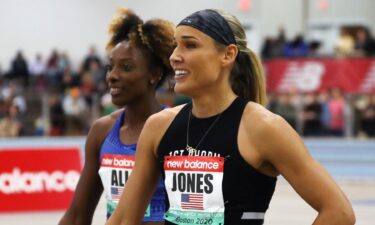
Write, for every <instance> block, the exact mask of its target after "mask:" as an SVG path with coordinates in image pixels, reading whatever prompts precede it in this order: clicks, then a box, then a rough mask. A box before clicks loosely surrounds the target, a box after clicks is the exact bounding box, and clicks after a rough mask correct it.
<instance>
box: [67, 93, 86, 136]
mask: <svg viewBox="0 0 375 225" xmlns="http://www.w3.org/2000/svg"><path fill="white" fill-rule="evenodd" d="M63 110H64V114H65V115H66V119H67V127H66V131H67V133H66V134H68V135H83V134H84V132H85V129H86V128H87V127H86V123H87V122H89V119H90V118H87V113H88V108H87V104H86V101H85V99H84V98H83V97H82V95H81V91H80V90H79V89H78V88H77V87H75V88H71V89H70V90H69V91H68V94H67V95H66V96H65V97H64V99H63Z"/></svg>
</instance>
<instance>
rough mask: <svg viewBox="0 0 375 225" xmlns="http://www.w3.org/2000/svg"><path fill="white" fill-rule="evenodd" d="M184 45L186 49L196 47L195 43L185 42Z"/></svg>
mask: <svg viewBox="0 0 375 225" xmlns="http://www.w3.org/2000/svg"><path fill="white" fill-rule="evenodd" d="M185 46H186V48H187V49H194V48H197V45H196V44H195V43H186V45H185Z"/></svg>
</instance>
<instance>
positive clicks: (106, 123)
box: [87, 109, 123, 144]
mask: <svg viewBox="0 0 375 225" xmlns="http://www.w3.org/2000/svg"><path fill="white" fill-rule="evenodd" d="M122 111H123V109H119V110H116V111H115V112H113V113H111V114H109V115H106V116H103V117H100V118H99V119H96V120H95V121H94V122H93V123H92V125H91V128H90V131H89V134H88V137H87V139H88V141H89V139H90V138H91V139H95V140H97V142H99V143H100V144H101V142H102V141H103V140H104V138H105V137H106V136H107V134H108V132H109V131H110V130H111V128H112V126H113V125H114V123H115V122H116V119H117V118H118V117H119V115H120V113H121V112H122Z"/></svg>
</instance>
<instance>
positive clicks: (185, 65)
mask: <svg viewBox="0 0 375 225" xmlns="http://www.w3.org/2000/svg"><path fill="white" fill-rule="evenodd" d="M175 39H176V43H177V47H176V48H175V50H174V52H173V54H172V56H171V57H170V61H171V65H172V67H173V69H174V71H175V80H176V86H175V91H176V92H177V93H181V94H184V95H188V96H190V97H191V98H192V103H191V104H186V105H183V106H178V107H175V108H172V109H167V110H164V111H162V112H159V113H157V114H154V115H153V116H151V117H150V118H149V119H148V120H147V122H146V124H145V127H144V129H143V131H142V133H141V136H140V141H139V145H138V148H139V151H137V155H136V162H135V169H134V170H133V174H132V175H131V177H130V179H129V182H128V183H127V187H126V188H125V195H123V197H122V199H121V201H120V204H119V207H118V208H117V209H116V211H115V213H114V214H113V216H112V218H111V219H110V220H109V221H108V223H107V225H114V224H116V225H118V224H126V225H133V224H138V223H139V222H140V221H141V218H142V215H143V212H144V210H145V209H146V206H147V204H148V201H149V199H150V197H151V194H152V191H153V189H154V187H155V186H156V184H157V181H158V178H159V176H160V175H162V176H163V178H164V183H165V188H166V191H167V197H168V198H167V211H166V213H165V216H164V218H165V223H166V224H210V225H211V224H215V225H220V224H229V225H238V224H248V225H258V224H263V222H264V215H265V212H266V210H267V209H268V206H269V203H270V200H271V198H272V195H273V193H274V189H275V184H276V177H277V176H278V175H279V174H281V175H283V176H284V177H285V178H286V180H287V181H288V182H289V183H290V184H291V185H292V186H293V188H294V189H295V190H296V191H297V192H298V193H299V194H300V195H301V196H302V198H303V199H304V200H305V201H306V202H307V203H308V204H310V205H311V206H312V207H313V208H314V209H315V210H317V211H318V216H317V218H316V220H315V221H314V222H313V224H330V225H332V224H340V225H343V224H354V222H355V218H354V214H353V210H352V208H351V205H350V203H349V202H348V200H347V198H346V197H345V195H344V194H343V192H342V191H341V190H340V188H339V187H338V186H337V185H336V184H335V182H334V181H333V179H332V178H331V177H330V176H329V175H328V173H327V172H326V171H325V170H324V169H323V168H322V167H321V166H320V165H319V164H318V163H317V162H316V161H315V160H314V159H312V157H311V156H310V155H309V153H308V151H307V150H306V148H305V146H304V144H303V142H302V140H301V139H300V137H299V136H298V135H297V134H296V132H295V131H294V130H293V129H292V128H291V127H290V126H289V125H288V124H287V122H285V121H284V120H283V119H282V118H281V117H279V116H277V115H275V114H273V113H271V112H269V111H268V110H267V109H265V108H264V107H263V105H264V104H265V100H266V96H265V84H264V78H263V74H262V66H261V63H260V61H259V60H258V59H257V57H256V56H255V54H254V53H253V52H252V51H251V50H250V49H249V48H247V43H246V36H245V32H244V30H243V28H242V26H241V24H240V23H239V21H238V20H237V19H236V18H235V17H234V16H232V15H229V14H227V13H225V12H222V11H217V10H202V11H198V12H196V13H193V14H192V15H190V16H188V17H187V18H185V19H184V20H182V21H181V23H180V24H179V25H178V26H177V29H176V32H175ZM291 216H292V215H291Z"/></svg>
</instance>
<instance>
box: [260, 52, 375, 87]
mask: <svg viewBox="0 0 375 225" xmlns="http://www.w3.org/2000/svg"><path fill="white" fill-rule="evenodd" d="M264 65H265V70H266V77H267V90H268V91H276V92H277V91H286V90H288V89H289V88H291V87H295V88H297V90H299V91H302V92H311V91H322V90H327V89H329V88H332V87H339V88H341V89H342V90H344V91H345V92H349V93H368V92H374V91H375V60H374V59H369V58H366V59H364V58H354V59H274V60H268V61H265V63H264Z"/></svg>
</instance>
